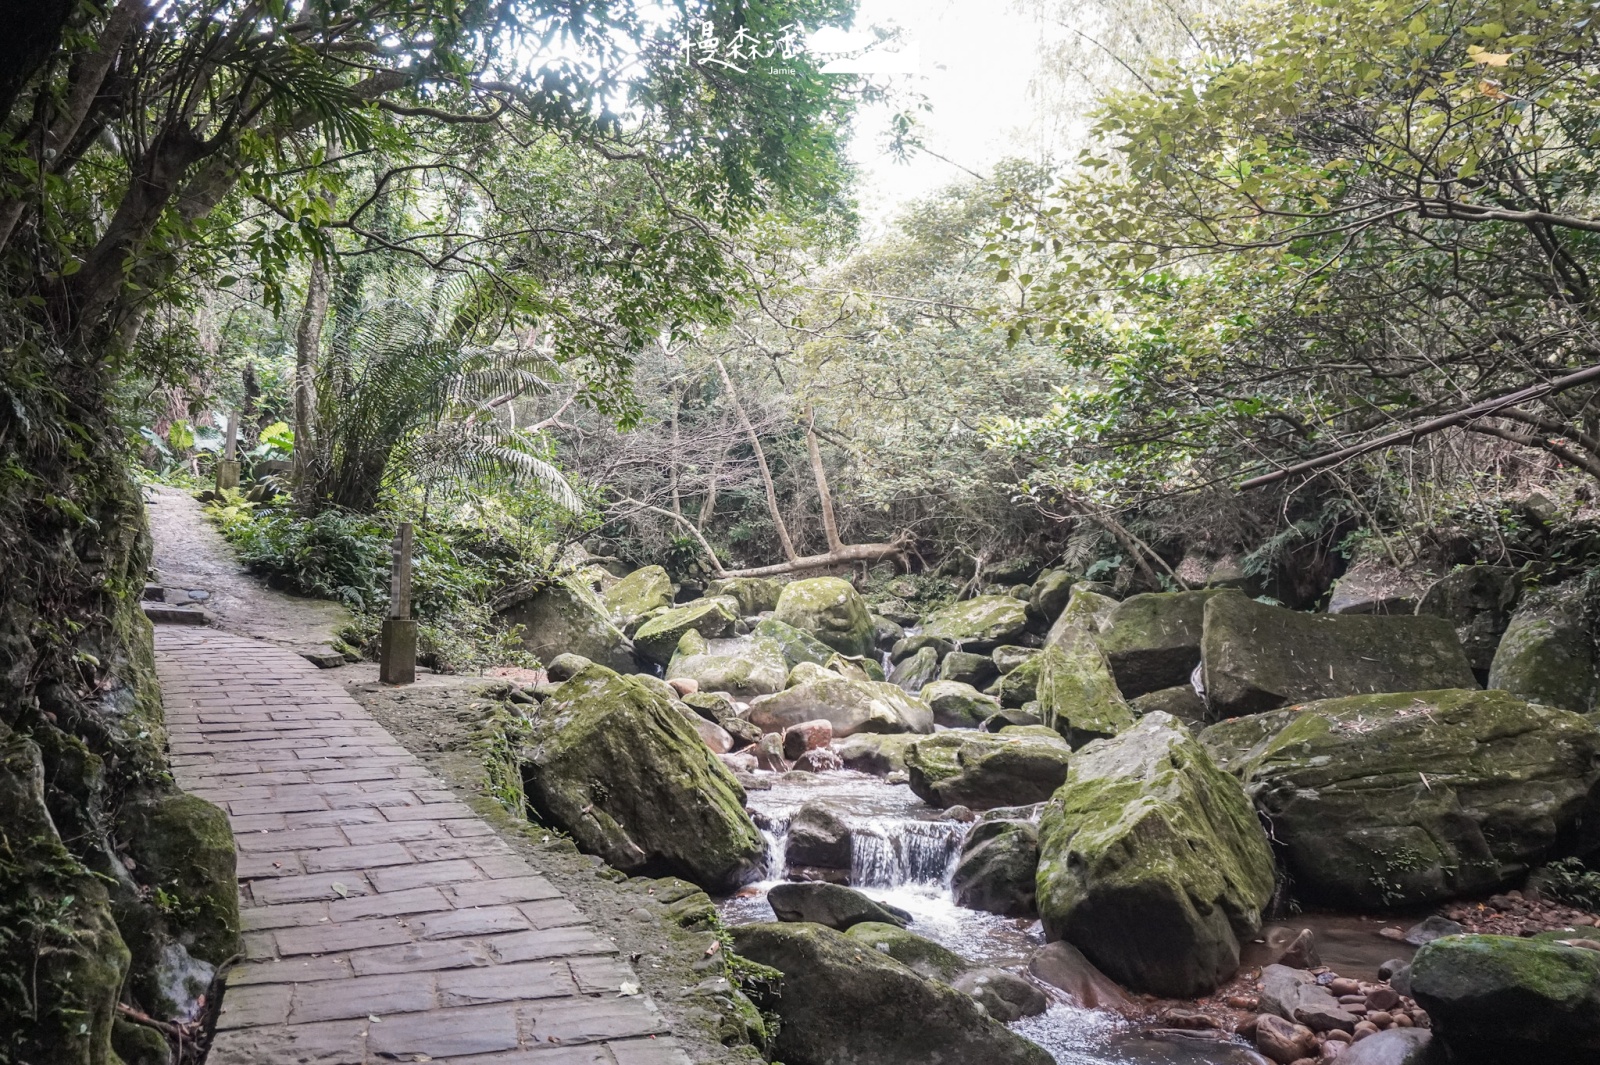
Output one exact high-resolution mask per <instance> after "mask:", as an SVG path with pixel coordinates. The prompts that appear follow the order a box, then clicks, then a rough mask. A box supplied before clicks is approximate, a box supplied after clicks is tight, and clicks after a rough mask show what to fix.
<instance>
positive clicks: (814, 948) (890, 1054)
mask: <svg viewBox="0 0 1600 1065" xmlns="http://www.w3.org/2000/svg"><path fill="white" fill-rule="evenodd" d="M731 934H732V936H733V947H734V950H735V951H736V952H737V953H738V954H739V955H740V956H741V957H745V958H749V959H750V960H751V961H754V962H757V963H759V964H761V965H767V966H771V967H772V968H774V969H777V970H778V971H779V972H781V973H783V980H782V982H781V985H780V987H779V990H778V993H777V994H775V995H773V996H772V997H770V998H768V999H764V1000H762V1001H759V1002H758V1005H760V1006H762V1007H763V1008H766V1009H770V1010H772V1011H774V1012H775V1013H776V1014H777V1015H778V1019H779V1022H780V1023H779V1027H778V1036H777V1039H776V1040H775V1041H774V1044H773V1046H772V1048H771V1049H772V1056H773V1058H774V1060H782V1061H784V1062H787V1063H788V1065H930V1063H933V1062H950V1063H955V1062H983V1063H984V1065H1052V1061H1053V1059H1052V1058H1051V1056H1050V1054H1049V1053H1048V1052H1047V1051H1046V1050H1044V1048H1042V1047H1040V1046H1037V1045H1036V1044H1034V1043H1030V1042H1028V1041H1027V1040H1026V1039H1024V1038H1022V1037H1021V1036H1020V1035H1017V1034H1016V1033H1014V1032H1012V1031H1011V1030H1010V1029H1008V1028H1006V1027H1005V1026H1004V1025H1002V1024H1000V1023H999V1022H998V1021H996V1020H994V1018H992V1017H990V1016H989V1015H988V1013H987V1012H985V1011H984V1010H983V1009H982V1008H981V1007H979V1006H978V1004H977V1003H976V1002H975V1001H973V999H972V998H970V997H968V996H967V995H964V994H962V993H961V992H959V991H956V990H955V989H953V988H951V987H949V986H948V985H946V984H944V983H942V982H940V981H936V980H928V979H924V978H923V977H922V976H920V975H919V974H918V973H916V972H915V971H913V970H912V969H910V968H908V967H906V966H905V965H902V964H901V963H900V962H898V961H895V960H894V959H893V958H892V957H889V956H888V955H887V954H883V953H880V952H879V951H877V950H875V949H872V948H870V947H868V946H866V944H865V943H863V941H862V940H861V939H860V938H856V937H852V936H849V935H846V934H844V933H841V932H835V931H833V930H832V929H830V928H824V927H822V926H821V925H815V924H748V925H741V926H739V927H737V928H734V929H732V930H731Z"/></svg>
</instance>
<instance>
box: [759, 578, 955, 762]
mask: <svg viewBox="0 0 1600 1065" xmlns="http://www.w3.org/2000/svg"><path fill="white" fill-rule="evenodd" d="M791 587H793V586H792V585H791ZM797 678H798V681H799V682H798V683H795V681H796V679H797ZM790 681H791V684H792V685H793V686H792V687H789V688H786V689H784V690H783V691H781V692H777V693H775V694H772V695H763V696H761V697H759V698H757V699H755V700H753V701H752V702H751V704H750V712H749V714H748V715H747V717H748V719H749V720H750V721H751V722H752V723H753V724H755V725H758V726H760V728H761V730H762V731H763V732H782V731H783V730H784V729H786V728H788V727H789V726H790V725H798V724H799V723H800V722H802V721H818V720H824V721H827V722H828V723H829V724H831V725H832V726H833V734H834V736H835V738H839V739H843V738H844V737H846V736H852V735H854V734H856V733H857V732H932V731H933V711H932V710H930V709H929V708H928V704H927V703H925V702H923V701H922V700H921V699H918V698H917V697H916V696H914V695H911V694H909V693H907V692H905V691H902V690H901V689H899V688H897V687H895V686H894V685H893V684H885V683H883V682H881V681H870V680H848V679H846V678H844V677H841V676H839V675H838V674H836V673H832V672H830V671H828V670H824V669H821V668H820V667H817V666H809V667H808V664H806V663H802V664H801V665H798V666H796V667H795V669H794V673H793V674H792V675H791V677H790Z"/></svg>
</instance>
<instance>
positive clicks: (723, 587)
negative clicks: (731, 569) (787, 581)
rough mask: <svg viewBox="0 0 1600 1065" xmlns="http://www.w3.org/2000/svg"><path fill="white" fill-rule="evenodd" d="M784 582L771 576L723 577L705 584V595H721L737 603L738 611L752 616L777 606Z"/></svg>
mask: <svg viewBox="0 0 1600 1065" xmlns="http://www.w3.org/2000/svg"><path fill="white" fill-rule="evenodd" d="M783 586H784V582H783V581H780V580H775V579H773V578H771V577H723V578H720V579H719V580H714V581H712V582H711V583H710V584H709V585H707V586H706V594H707V595H722V596H727V597H728V598H730V599H735V600H737V601H738V603H739V613H740V614H741V615H742V616H744V617H752V616H754V615H756V614H762V613H765V612H766V611H768V610H776V609H777V608H778V597H779V596H780V595H782V594H783Z"/></svg>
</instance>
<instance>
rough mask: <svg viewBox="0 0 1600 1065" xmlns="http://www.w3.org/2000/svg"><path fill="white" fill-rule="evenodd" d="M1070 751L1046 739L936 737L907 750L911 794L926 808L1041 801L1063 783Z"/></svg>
mask: <svg viewBox="0 0 1600 1065" xmlns="http://www.w3.org/2000/svg"><path fill="white" fill-rule="evenodd" d="M1070 754H1071V749H1070V748H1069V747H1068V746H1067V745H1066V743H1065V741H1063V740H1061V739H1059V738H1057V737H1055V736H1054V735H1053V734H1052V735H1050V736H1037V735H1016V734H1012V733H1010V732H1009V730H1008V731H1007V732H1006V733H1000V734H996V733H989V732H967V731H965V730H959V731H950V732H941V733H938V734H937V735H934V736H930V737H928V738H927V739H923V740H918V741H917V742H916V743H914V744H912V745H911V746H910V747H908V748H907V749H906V771H907V772H908V773H909V774H910V777H911V780H910V783H911V790H912V791H913V792H915V793H916V794H917V796H918V797H919V798H921V799H922V800H923V801H924V802H926V803H928V804H929V805H930V806H939V807H947V806H966V807H969V808H970V809H973V810H989V809H993V808H994V807H996V806H1025V805H1027V804H1029V803H1035V802H1043V801H1044V800H1045V799H1047V798H1049V797H1050V796H1051V795H1052V794H1053V793H1054V792H1055V790H1056V789H1057V788H1058V787H1060V786H1061V782H1062V781H1064V780H1066V778H1067V760H1068V756H1069V755H1070Z"/></svg>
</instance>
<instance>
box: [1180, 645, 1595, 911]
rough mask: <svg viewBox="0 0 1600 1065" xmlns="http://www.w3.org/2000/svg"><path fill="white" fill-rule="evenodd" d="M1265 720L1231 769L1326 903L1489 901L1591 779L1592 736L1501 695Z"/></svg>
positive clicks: (1458, 694)
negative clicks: (1482, 896) (1485, 896)
mask: <svg viewBox="0 0 1600 1065" xmlns="http://www.w3.org/2000/svg"><path fill="white" fill-rule="evenodd" d="M1346 620H1351V621H1359V620H1374V621H1384V620H1391V621H1392V620H1395V619H1382V618H1376V619H1361V618H1351V619H1346ZM1265 716H1266V717H1267V718H1268V719H1269V722H1270V723H1271V724H1272V725H1273V726H1274V727H1275V728H1276V731H1275V732H1274V733H1273V734H1272V735H1271V736H1270V737H1268V738H1267V739H1266V740H1264V741H1261V742H1260V743H1258V744H1256V745H1255V746H1254V747H1253V748H1252V751H1253V752H1254V753H1253V754H1251V755H1250V756H1249V758H1248V760H1247V761H1246V762H1245V763H1244V764H1243V765H1241V766H1237V768H1238V770H1239V772H1241V773H1242V774H1243V775H1244V779H1245V784H1246V790H1247V791H1248V792H1249V794H1250V795H1251V796H1252V798H1253V799H1254V801H1255V804H1256V806H1257V807H1258V808H1259V809H1261V810H1262V811H1263V812H1264V813H1265V814H1266V815H1267V816H1268V817H1269V818H1270V819H1271V822H1272V825H1273V834H1274V836H1275V838H1276V839H1277V840H1278V841H1279V843H1280V844H1281V845H1282V855H1283V858H1284V860H1285V862H1286V864H1287V865H1288V867H1289V870H1290V871H1291V872H1292V873H1293V875H1294V878H1295V882H1296V885H1297V889H1298V890H1300V891H1301V892H1302V893H1303V894H1304V895H1305V896H1306V897H1307V898H1309V899H1312V900H1314V901H1318V902H1321V903H1325V904H1328V905H1332V906H1344V907H1351V908H1355V909H1383V908H1390V907H1396V906H1402V905H1408V904H1421V903H1427V902H1432V901H1436V900H1439V899H1445V898H1450V897H1454V896H1460V895H1469V894H1475V893H1479V892H1488V891H1491V890H1493V889H1494V888H1496V887H1498V886H1500V885H1502V884H1503V883H1505V882H1506V881H1507V880H1509V879H1511V878H1513V877H1516V876H1518V875H1520V874H1522V873H1525V872H1526V871H1527V870H1528V869H1530V868H1532V867H1533V866H1534V865H1537V864H1538V863H1540V862H1542V861H1543V860H1545V858H1546V856H1547V855H1549V854H1550V853H1551V849H1552V848H1553V847H1554V846H1555V845H1556V843H1557V841H1558V840H1559V839H1561V838H1562V837H1563V834H1564V833H1569V832H1571V830H1572V829H1573V826H1574V825H1575V823H1576V822H1577V819H1578V817H1579V814H1580V811H1582V810H1583V809H1584V806H1585V803H1586V802H1587V801H1588V800H1589V796H1590V794H1591V791H1592V789H1593V788H1594V786H1595V784H1596V781H1597V780H1600V733H1597V732H1596V731H1595V730H1594V729H1593V728H1592V727H1590V726H1589V724H1588V723H1587V722H1585V721H1584V720H1583V719H1582V718H1580V717H1578V716H1577V715H1576V714H1571V713H1568V712H1567V711H1564V710H1553V709H1550V708H1548V707H1543V706H1535V705H1532V704H1529V703H1525V702H1522V701H1521V700H1520V699H1516V698H1514V697H1512V696H1510V695H1508V694H1506V693H1505V692H1500V691H1475V690H1466V691H1463V690H1455V691H1434V692H1410V693H1402V694H1395V695H1368V696H1355V697H1351V698H1347V699H1328V700H1323V701H1321V702H1315V703H1308V704H1306V705H1304V706H1301V707H1298V708H1297V709H1296V710H1293V711H1279V712H1276V713H1273V714H1270V715H1265ZM1211 732H1212V730H1211V729H1207V730H1206V734H1207V736H1208V737H1209V736H1210V734H1211Z"/></svg>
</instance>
